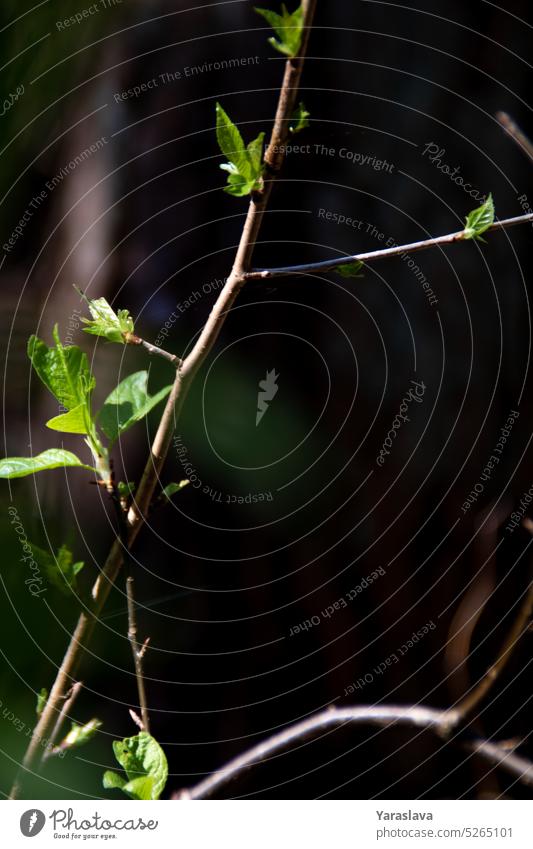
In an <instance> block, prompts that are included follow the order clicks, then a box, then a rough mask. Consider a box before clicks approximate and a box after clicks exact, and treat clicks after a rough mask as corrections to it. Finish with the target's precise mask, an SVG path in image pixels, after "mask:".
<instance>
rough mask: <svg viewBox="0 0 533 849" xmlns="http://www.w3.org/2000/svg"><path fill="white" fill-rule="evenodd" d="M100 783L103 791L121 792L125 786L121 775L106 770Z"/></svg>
mask: <svg viewBox="0 0 533 849" xmlns="http://www.w3.org/2000/svg"><path fill="white" fill-rule="evenodd" d="M102 783H103V785H104V789H105V790H122V789H123V788H124V787H125V786H126V779H125V778H124V777H123V776H122V775H119V774H118V772H113V771H112V770H111V769H108V770H106V771H105V772H104V779H103V782H102Z"/></svg>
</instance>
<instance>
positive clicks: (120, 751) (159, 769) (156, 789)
mask: <svg viewBox="0 0 533 849" xmlns="http://www.w3.org/2000/svg"><path fill="white" fill-rule="evenodd" d="M113 751H114V753H115V757H116V759H117V761H118V762H119V764H120V765H121V767H122V768H123V769H124V771H125V773H126V776H127V782H126V780H125V779H123V778H122V777H121V776H120V775H118V774H117V773H116V772H112V771H110V770H108V771H107V772H105V773H104V779H103V782H104V787H105V788H106V789H119V790H122V791H123V792H124V793H126V794H127V795H128V796H130V797H131V798H132V799H139V800H154V799H159V797H160V796H161V793H162V792H163V790H164V789H165V784H166V782H167V777H168V764H167V759H166V757H165V753H164V752H163V749H162V748H161V746H160V745H159V743H158V742H157V740H155V738H154V737H152V736H151V735H150V734H148V733H147V732H146V731H141V732H140V733H139V734H137V736H136V737H127V738H126V739H125V740H115V742H114V743H113Z"/></svg>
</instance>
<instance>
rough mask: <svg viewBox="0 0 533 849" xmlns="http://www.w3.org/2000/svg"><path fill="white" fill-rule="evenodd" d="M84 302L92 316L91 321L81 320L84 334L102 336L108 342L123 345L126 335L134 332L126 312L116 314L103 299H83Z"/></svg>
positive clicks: (131, 320)
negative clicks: (83, 325) (83, 324)
mask: <svg viewBox="0 0 533 849" xmlns="http://www.w3.org/2000/svg"><path fill="white" fill-rule="evenodd" d="M82 294H83V293H82ZM83 297H85V296H83ZM85 300H86V301H87V303H88V305H89V312H90V313H91V315H92V320H91V319H89V318H83V319H82V321H83V322H84V323H85V324H86V325H87V327H84V328H83V329H84V331H85V333H92V335H93V336H103V337H104V339H107V341H108V342H118V343H119V344H121V345H125V344H126V342H127V338H128V335H129V334H132V333H133V330H134V324H133V319H132V317H131V315H130V314H129V312H128V310H119V311H118V313H116V312H115V311H114V309H112V307H110V305H109V304H108V302H107V301H106V299H105V298H97V299H96V300H92V299H90V298H85Z"/></svg>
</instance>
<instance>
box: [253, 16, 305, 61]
mask: <svg viewBox="0 0 533 849" xmlns="http://www.w3.org/2000/svg"><path fill="white" fill-rule="evenodd" d="M255 11H256V12H257V13H258V14H259V15H261V16H262V17H263V18H264V19H265V20H266V21H267V23H269V24H270V26H271V27H272V29H273V30H274V32H275V33H276V35H277V36H278V39H279V40H277V39H275V38H269V39H268V42H269V44H271V45H272V47H274V48H275V49H276V50H277V51H279V53H283V54H284V56H290V57H294V56H296V55H297V53H298V51H299V50H300V46H301V43H302V33H303V23H304V13H303V7H302V6H298V8H297V9H295V10H294V12H292V13H291V12H289V11H288V9H287V7H286V5H285V3H282V4H281V15H278V13H277V12H273V11H272V10H271V9H262V8H257V7H256V9H255Z"/></svg>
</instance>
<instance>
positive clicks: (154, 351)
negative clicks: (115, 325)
mask: <svg viewBox="0 0 533 849" xmlns="http://www.w3.org/2000/svg"><path fill="white" fill-rule="evenodd" d="M126 344H127V345H140V346H141V347H142V348H144V349H145V351H148V353H149V354H150V355H151V356H153V357H162V358H163V359H164V360H167V362H169V363H171V364H172V365H173V366H174V368H179V367H180V365H181V362H182V361H181V359H180V357H178V356H176V354H171V353H170V351H165V350H164V348H158V347H157V345H152V343H151V342H147V341H146V339H141V337H140V336H136V335H135V334H134V333H127V334H126Z"/></svg>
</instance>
